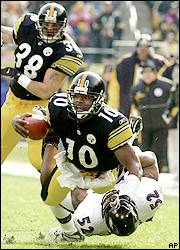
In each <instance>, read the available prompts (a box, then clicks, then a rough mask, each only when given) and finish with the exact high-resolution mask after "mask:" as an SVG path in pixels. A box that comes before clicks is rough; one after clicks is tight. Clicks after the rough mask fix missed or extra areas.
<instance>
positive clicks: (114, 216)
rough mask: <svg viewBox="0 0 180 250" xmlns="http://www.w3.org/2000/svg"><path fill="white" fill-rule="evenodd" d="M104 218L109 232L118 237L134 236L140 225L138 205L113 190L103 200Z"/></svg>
mask: <svg viewBox="0 0 180 250" xmlns="http://www.w3.org/2000/svg"><path fill="white" fill-rule="evenodd" d="M102 216H103V218H104V219H105V222H106V225H107V227H108V229H109V231H110V232H111V233H113V234H116V235H118V236H128V235H130V234H132V233H133V232H134V231H135V230H136V228H137V226H138V225H139V221H138V214H137V210H136V205H135V203H134V202H133V200H131V199H130V197H129V196H127V195H121V196H120V195H119V191H118V190H115V189H113V190H111V191H109V192H107V193H106V194H105V196H104V197H103V200H102Z"/></svg>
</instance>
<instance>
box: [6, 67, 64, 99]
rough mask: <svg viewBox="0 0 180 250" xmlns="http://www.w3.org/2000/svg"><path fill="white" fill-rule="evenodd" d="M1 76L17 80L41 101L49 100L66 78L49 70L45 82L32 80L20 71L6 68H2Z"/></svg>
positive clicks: (55, 71)
mask: <svg viewBox="0 0 180 250" xmlns="http://www.w3.org/2000/svg"><path fill="white" fill-rule="evenodd" d="M1 75H4V76H6V77H10V78H15V79H16V81H17V83H19V84H20V85H21V86H22V87H23V88H25V89H27V90H28V91H29V92H30V93H32V94H33V95H35V96H38V97H40V98H41V99H45V100H46V99H49V98H50V97H51V96H52V95H53V94H54V93H55V92H57V91H58V89H59V88H60V87H61V84H62V82H63V80H64V78H65V77H66V74H64V73H62V72H59V71H57V70H54V69H51V68H49V69H48V70H47V71H46V73H45V76H44V79H43V82H38V81H34V80H31V79H30V78H29V77H27V76H25V75H24V74H23V73H22V72H21V71H20V70H19V69H16V68H11V67H6V68H1Z"/></svg>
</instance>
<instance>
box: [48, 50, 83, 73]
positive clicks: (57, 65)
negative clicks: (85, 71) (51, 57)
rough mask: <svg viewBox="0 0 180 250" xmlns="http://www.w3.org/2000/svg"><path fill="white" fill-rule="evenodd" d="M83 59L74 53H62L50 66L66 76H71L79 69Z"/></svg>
mask: <svg viewBox="0 0 180 250" xmlns="http://www.w3.org/2000/svg"><path fill="white" fill-rule="evenodd" d="M82 64H83V60H82V59H80V58H78V57H77V56H75V55H64V56H63V57H61V58H60V59H59V60H57V61H55V62H54V63H53V64H52V65H51V68H53V69H56V70H59V71H61V72H63V73H65V74H66V75H68V76H73V75H75V73H76V72H77V71H78V70H79V69H80V67H81V66H82Z"/></svg>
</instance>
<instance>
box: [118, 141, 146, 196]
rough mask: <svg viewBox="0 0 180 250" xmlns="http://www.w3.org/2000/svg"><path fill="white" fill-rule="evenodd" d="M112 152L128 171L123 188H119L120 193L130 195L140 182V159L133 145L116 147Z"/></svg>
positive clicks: (141, 172) (141, 173)
mask: <svg viewBox="0 0 180 250" xmlns="http://www.w3.org/2000/svg"><path fill="white" fill-rule="evenodd" d="M114 154H115V156H116V157H117V159H118V160H119V162H120V163H121V164H122V165H123V166H124V167H125V168H126V169H127V170H128V171H129V175H128V177H127V178H126V181H125V182H126V183H125V184H124V188H123V189H121V194H126V195H130V194H131V193H133V192H135V191H136V189H137V188H138V187H139V185H140V182H141V177H142V175H143V171H142V166H141V163H140V160H139V158H138V157H137V155H136V152H135V151H134V149H133V147H132V146H131V145H129V144H125V145H124V146H122V147H120V148H118V149H117V150H116V151H114Z"/></svg>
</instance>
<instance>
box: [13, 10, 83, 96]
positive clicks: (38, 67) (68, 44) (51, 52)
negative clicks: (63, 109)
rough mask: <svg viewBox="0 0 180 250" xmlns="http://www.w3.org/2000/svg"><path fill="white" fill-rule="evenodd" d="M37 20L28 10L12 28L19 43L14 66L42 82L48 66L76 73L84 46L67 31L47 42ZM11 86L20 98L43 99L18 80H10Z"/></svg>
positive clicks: (68, 74)
mask: <svg viewBox="0 0 180 250" xmlns="http://www.w3.org/2000/svg"><path fill="white" fill-rule="evenodd" d="M37 20H38V16H37V15H35V14H26V15H24V16H22V17H20V18H19V19H18V20H17V21H16V23H15V26H14V30H13V38H14V42H15V43H16V45H17V48H16V50H15V61H16V62H15V67H16V68H17V69H19V70H20V71H21V72H22V73H23V74H24V75H26V76H27V77H29V78H30V79H32V80H35V81H39V82H43V79H44V75H45V73H46V71H47V69H48V68H52V69H55V70H57V71H60V72H62V73H64V74H66V75H67V76H73V75H74V74H75V73H76V72H77V71H78V70H79V68H80V67H81V65H82V63H83V55H82V52H81V50H80V49H79V47H78V46H77V45H76V43H75V42H74V41H73V39H72V38H71V37H70V36H69V35H68V34H67V33H64V36H63V37H62V39H61V40H59V41H57V42H55V43H52V44H46V43H44V42H43V41H42V40H41V39H40V37H39V32H38V30H37V29H36V21H37ZM11 90H12V92H13V93H14V94H15V96H17V97H19V98H21V99H27V100H38V99H40V98H39V97H37V96H34V95H33V94H31V93H29V92H28V91H27V90H26V89H24V88H23V87H22V86H21V85H20V84H18V83H16V82H13V84H11Z"/></svg>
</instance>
